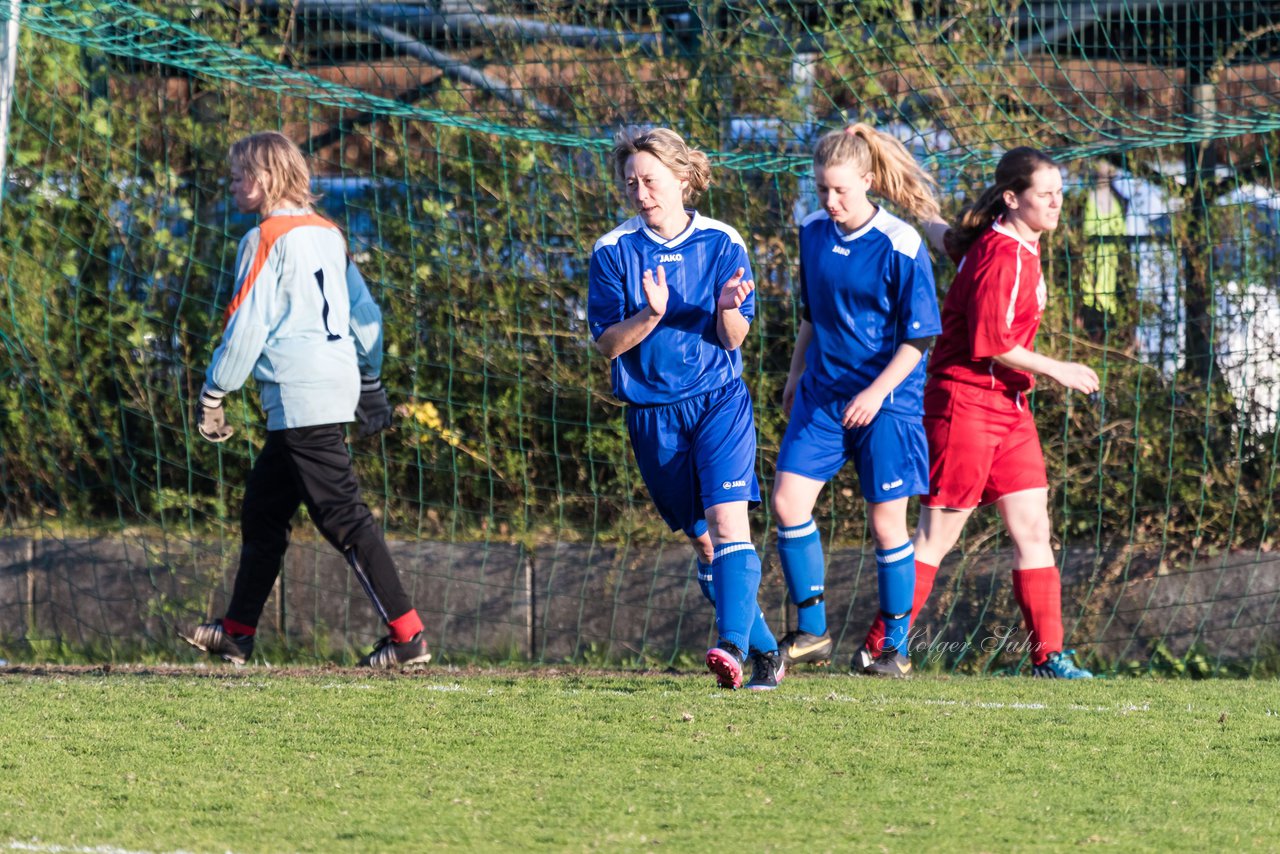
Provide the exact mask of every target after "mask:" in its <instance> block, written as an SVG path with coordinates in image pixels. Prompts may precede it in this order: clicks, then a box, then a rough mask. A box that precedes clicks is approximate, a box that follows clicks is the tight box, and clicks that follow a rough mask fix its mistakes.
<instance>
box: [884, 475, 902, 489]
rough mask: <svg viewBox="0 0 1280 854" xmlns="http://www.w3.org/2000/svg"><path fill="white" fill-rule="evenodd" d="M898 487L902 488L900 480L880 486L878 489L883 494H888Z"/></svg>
mask: <svg viewBox="0 0 1280 854" xmlns="http://www.w3.org/2000/svg"><path fill="white" fill-rule="evenodd" d="M899 486H902V478H898V479H897V480H895V481H894V482H893V483H882V484H880V488H881V489H883V490H884V491H885V492H888V491H889V490H891V489H897V488H898V487H899Z"/></svg>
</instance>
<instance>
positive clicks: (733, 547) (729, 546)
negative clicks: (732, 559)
mask: <svg viewBox="0 0 1280 854" xmlns="http://www.w3.org/2000/svg"><path fill="white" fill-rule="evenodd" d="M755 550H756V547H755V546H753V545H751V543H725V544H724V545H723V546H721V547H720V548H718V549H716V560H720V558H722V557H725V556H727V555H731V554H736V553H737V552H753V551H755Z"/></svg>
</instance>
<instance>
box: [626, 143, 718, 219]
mask: <svg viewBox="0 0 1280 854" xmlns="http://www.w3.org/2000/svg"><path fill="white" fill-rule="evenodd" d="M641 151H645V152H648V153H649V154H652V155H653V156H654V157H656V158H658V162H660V163H661V164H662V165H663V166H666V167H667V168H668V169H670V170H671V171H672V172H674V173H675V174H676V177H677V178H679V179H680V180H682V181H685V182H687V183H686V186H685V188H684V201H685V202H687V203H690V204H691V203H693V202H695V201H697V199H698V196H700V195H701V194H702V193H703V192H705V191H706V189H707V188H708V187H710V186H711V161H710V160H708V159H707V155H705V154H703V153H702V152H701V151H699V150H698V149H696V148H690V147H689V146H688V144H686V143H685V141H684V140H683V139H681V137H680V134H678V133H676V132H675V131H673V130H671V129H669V128H640V127H628V128H623V129H622V130H620V131H618V133H617V134H615V135H614V137H613V153H612V155H611V156H612V158H613V175H614V177H615V178H617V179H618V183H619V184H622V183H625V181H626V168H627V158H629V157H631V156H632V155H634V154H639V153H640V152H641Z"/></svg>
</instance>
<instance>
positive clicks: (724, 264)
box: [587, 211, 755, 406]
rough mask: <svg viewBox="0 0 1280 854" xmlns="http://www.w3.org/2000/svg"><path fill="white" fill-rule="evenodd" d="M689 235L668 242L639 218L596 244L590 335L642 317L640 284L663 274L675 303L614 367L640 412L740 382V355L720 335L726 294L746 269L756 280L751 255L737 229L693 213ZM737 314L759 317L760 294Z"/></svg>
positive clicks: (619, 385) (616, 382) (619, 391)
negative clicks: (720, 304)
mask: <svg viewBox="0 0 1280 854" xmlns="http://www.w3.org/2000/svg"><path fill="white" fill-rule="evenodd" d="M690 214H691V217H692V219H691V221H690V223H689V227H688V228H686V229H685V230H684V231H682V232H681V233H680V234H678V235H676V236H675V237H673V238H671V239H670V240H664V239H663V238H662V237H660V236H659V235H658V234H656V233H655V232H653V231H652V230H650V229H649V228H647V227H646V226H645V224H644V222H643V221H642V220H641V219H640V217H638V216H637V217H633V218H631V219H629V220H627V221H626V222H624V223H623V224H622V225H620V226H618V227H617V228H615V229H614V230H613V231H611V232H609V233H608V234H606V235H605V236H604V237H602V238H600V239H599V240H598V241H596V245H595V248H594V249H593V250H592V252H591V271H590V274H589V277H588V289H587V320H588V322H589V323H590V326H591V335H592V337H594V338H599V337H600V336H601V335H602V334H603V333H604V331H605V330H606V329H608V328H609V327H610V326H613V325H614V324H615V323H619V322H621V321H623V320H626V319H627V318H628V317H631V316H632V315H634V314H636V313H637V312H639V311H641V310H642V309H644V308H645V307H646V306H647V305H648V302H647V301H646V300H645V297H644V286H643V284H641V277H642V276H643V275H644V271H645V270H652V271H653V272H654V275H657V270H658V267H662V268H663V270H664V271H665V272H666V276H667V287H668V288H669V289H670V297H669V298H668V300H667V311H666V314H664V315H663V316H662V319H661V320H660V321H659V322H658V325H657V326H656V327H655V328H654V329H653V331H652V332H650V333H649V336H648V337H647V338H645V339H644V340H643V341H641V342H640V343H639V344H638V345H636V346H635V347H632V348H631V349H630V350H628V351H627V352H625V353H623V354H622V355H620V356H618V358H616V359H614V360H613V393H614V395H615V396H617V397H618V399H620V400H623V401H625V402H627V403H633V404H637V405H640V406H651V405H654V404H666V403H674V402H676V401H679V400H685V399H687V398H690V397H693V396H695V395H699V394H704V393H706V392H709V391H712V390H714V389H718V388H722V387H724V386H726V385H728V384H729V383H730V382H732V381H733V380H734V379H736V378H738V377H740V376H741V375H742V353H741V351H740V350H726V349H725V348H724V346H723V345H722V344H721V343H720V337H719V334H718V333H717V331H716V300H717V299H719V297H720V289H721V288H722V287H723V286H724V284H725V283H726V282H728V281H729V279H731V278H733V274H734V273H735V272H736V271H737V270H738V268H739V267H741V268H742V269H743V270H745V271H746V272H745V273H744V275H743V278H744V280H746V279H752V275H751V265H750V262H748V261H747V247H746V244H745V243H743V241H742V237H741V236H740V235H739V234H738V232H737V231H735V230H734V229H733V228H732V227H730V226H728V225H725V224H724V223H722V222H717V221H716V220H714V219H709V218H708V217H704V216H701V215H700V214H698V213H697V212H696V211H691V212H690ZM739 311H741V312H742V315H743V316H744V317H746V318H747V320H751V319H752V318H753V317H754V316H755V294H754V293H752V294H750V295H748V296H747V298H746V300H744V301H743V303H742V305H741V307H740V308H739Z"/></svg>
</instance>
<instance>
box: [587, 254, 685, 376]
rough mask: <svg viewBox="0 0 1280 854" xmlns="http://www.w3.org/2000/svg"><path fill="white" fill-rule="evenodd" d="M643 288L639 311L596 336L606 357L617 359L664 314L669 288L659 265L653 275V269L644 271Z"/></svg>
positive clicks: (647, 335)
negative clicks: (643, 300) (642, 303)
mask: <svg viewBox="0 0 1280 854" xmlns="http://www.w3.org/2000/svg"><path fill="white" fill-rule="evenodd" d="M640 284H641V286H642V287H643V288H644V299H645V302H646V303H647V305H645V307H644V308H642V309H640V311H638V312H636V313H635V314H633V315H631V316H630V317H628V318H627V319H626V320H623V321H622V322H620V323H615V324H614V325H613V326H610V327H609V328H608V329H606V330H605V331H604V333H603V334H602V335H601V336H600V337H599V338H597V339H596V349H597V350H599V351H600V353H601V355H603V356H604V357H605V358H607V359H616V358H618V357H619V356H621V355H622V354H623V353H625V352H627V351H628V350H630V349H631V348H632V347H635V346H636V345H637V344H639V343H640V342H641V341H643V340H644V339H646V338H648V337H649V333H650V332H652V331H653V330H654V329H655V328H656V327H657V325H658V322H659V321H661V320H662V316H663V315H664V314H666V313H667V298H668V297H669V296H670V294H671V291H670V290H669V289H668V288H667V274H666V271H664V270H663V269H662V268H661V267H659V268H658V272H657V274H656V275H655V274H654V272H653V271H652V270H645V271H644V276H643V277H642V278H641V280H640Z"/></svg>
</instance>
